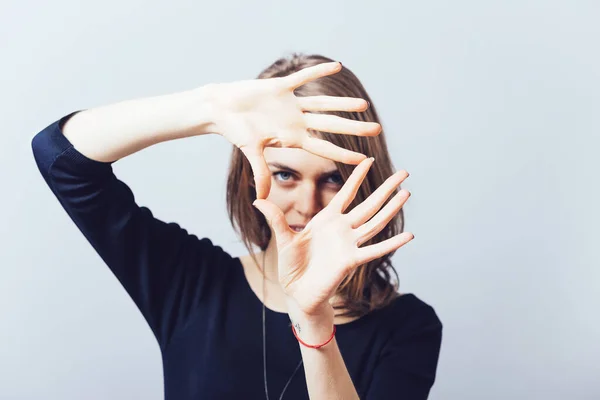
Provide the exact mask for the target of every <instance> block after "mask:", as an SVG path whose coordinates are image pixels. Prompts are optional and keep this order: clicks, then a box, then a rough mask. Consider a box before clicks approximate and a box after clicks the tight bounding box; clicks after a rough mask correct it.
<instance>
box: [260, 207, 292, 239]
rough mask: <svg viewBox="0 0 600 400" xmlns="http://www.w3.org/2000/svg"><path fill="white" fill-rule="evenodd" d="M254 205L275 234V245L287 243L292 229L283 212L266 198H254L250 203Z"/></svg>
mask: <svg viewBox="0 0 600 400" xmlns="http://www.w3.org/2000/svg"><path fill="white" fill-rule="evenodd" d="M252 205H253V206H254V207H256V208H257V209H258V211H260V212H261V213H262V214H263V215H264V216H265V219H266V220H267V223H268V224H269V226H270V227H271V230H272V231H273V233H274V234H275V238H276V240H277V245H278V246H280V245H282V244H285V243H287V241H289V240H291V238H292V237H293V234H294V231H292V230H291V229H290V227H289V225H288V223H287V221H286V219H285V216H284V215H283V212H282V211H281V209H280V208H279V207H277V206H276V205H275V204H273V203H271V202H270V201H267V200H262V199H261V200H255V201H254V203H252Z"/></svg>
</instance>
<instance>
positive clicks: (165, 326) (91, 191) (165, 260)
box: [31, 110, 229, 350]
mask: <svg viewBox="0 0 600 400" xmlns="http://www.w3.org/2000/svg"><path fill="white" fill-rule="evenodd" d="M80 111H81V110H80ZM77 112H79V111H75V112H73V113H71V114H68V115H66V116H64V117H62V118H61V119H60V120H58V121H56V122H54V123H52V124H50V125H49V126H47V127H46V128H44V129H43V130H42V131H40V132H39V133H38V134H37V135H35V136H34V138H33V140H32V143H31V146H32V150H33V155H34V158H35V161H36V163H37V166H38V168H39V170H40V172H41V174H42V176H43V178H44V180H45V181H46V183H47V185H48V186H49V187H50V189H51V191H52V192H53V193H54V195H55V196H56V198H57V199H58V201H59V202H60V204H61V205H62V207H63V208H64V210H65V211H66V212H67V214H68V215H69V217H70V218H71V220H72V221H73V222H74V223H75V225H76V226H77V227H78V228H79V230H80V231H81V233H82V234H83V235H84V236H85V238H86V239H87V241H88V242H89V243H90V244H91V245H92V247H93V248H94V250H95V251H96V252H97V254H98V255H99V256H100V257H101V258H102V260H103V261H104V262H105V263H106V265H107V266H108V267H109V268H110V270H111V271H112V272H113V274H114V275H115V276H116V278H117V279H118V280H119V282H120V283H121V285H122V286H123V287H124V289H125V290H126V291H127V293H128V294H129V296H130V297H131V299H132V300H133V301H134V303H135V304H136V306H137V307H138V309H139V310H140V311H141V313H142V314H143V316H144V318H145V319H146V321H147V322H148V325H149V326H150V328H151V330H152V332H153V333H154V335H155V337H156V339H157V340H158V343H159V346H160V347H161V350H163V349H164V348H165V347H166V345H167V343H168V342H169V339H170V338H171V337H172V335H173V333H174V332H175V331H176V330H177V329H178V328H179V327H181V326H183V324H185V322H186V320H187V319H188V318H189V316H190V315H191V314H192V312H193V311H194V308H195V307H196V306H197V305H198V303H199V302H200V300H201V299H202V298H204V297H206V296H210V293H209V291H210V290H214V289H211V288H212V287H214V286H215V285H212V284H211V281H213V280H214V279H215V278H216V277H215V275H216V274H217V273H219V268H218V267H219V266H221V265H223V264H224V263H223V262H222V261H223V258H225V257H227V256H229V255H228V254H227V253H226V252H224V251H223V250H222V249H221V248H220V247H219V246H214V245H213V244H212V242H211V241H210V240H209V239H207V238H203V239H202V240H200V239H198V237H196V236H195V235H191V234H188V233H187V231H186V230H185V229H183V228H181V227H180V226H179V225H178V224H176V223H173V222H172V223H165V222H163V221H160V220H158V219H156V218H154V217H153V215H152V212H151V211H150V210H149V209H148V208H146V207H139V206H138V205H137V204H136V202H135V199H134V196H133V193H132V191H131V190H130V188H129V187H128V186H127V185H126V184H125V183H123V182H122V181H120V180H119V179H117V178H116V176H115V175H114V173H113V169H112V165H111V164H112V162H111V163H108V162H100V161H96V160H93V159H90V158H88V157H86V156H85V155H83V154H82V153H80V152H79V151H77V150H76V149H75V148H74V147H73V145H72V144H71V143H70V142H69V140H68V139H67V138H66V137H65V136H64V135H63V133H62V128H63V126H64V124H65V123H66V121H67V120H68V119H69V118H70V117H71V116H73V115H74V114H76V113H77ZM208 264H214V265H208Z"/></svg>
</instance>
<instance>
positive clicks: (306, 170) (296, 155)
mask: <svg viewBox="0 0 600 400" xmlns="http://www.w3.org/2000/svg"><path fill="white" fill-rule="evenodd" d="M264 155H265V160H266V161H267V164H268V163H279V164H283V165H285V166H287V167H290V168H292V169H295V170H296V171H298V172H301V173H302V174H306V175H311V174H319V173H322V172H329V171H334V170H336V166H335V163H334V162H333V161H332V160H330V159H328V158H324V157H321V156H317V155H315V154H312V153H310V152H308V151H306V150H304V149H296V148H289V147H284V148H280V147H267V148H265V151H264Z"/></svg>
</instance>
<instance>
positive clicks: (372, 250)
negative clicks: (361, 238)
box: [354, 232, 415, 266]
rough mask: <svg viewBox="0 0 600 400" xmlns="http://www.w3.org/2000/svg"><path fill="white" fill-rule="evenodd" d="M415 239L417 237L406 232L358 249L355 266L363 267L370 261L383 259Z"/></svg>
mask: <svg viewBox="0 0 600 400" xmlns="http://www.w3.org/2000/svg"><path fill="white" fill-rule="evenodd" d="M414 238H415V237H414V235H413V234H412V233H410V232H404V233H401V234H399V235H396V236H394V237H391V238H389V239H387V240H384V241H383V242H379V243H375V244H372V245H370V246H365V247H361V248H360V249H358V252H357V255H356V259H355V261H354V264H355V265H356V266H358V265H363V264H365V263H368V262H369V261H372V260H375V259H376V258H379V257H383V256H384V255H386V254H388V253H390V252H392V251H394V250H398V249H399V248H400V247H402V246H404V245H405V244H406V243H408V242H410V241H411V240H413V239H414Z"/></svg>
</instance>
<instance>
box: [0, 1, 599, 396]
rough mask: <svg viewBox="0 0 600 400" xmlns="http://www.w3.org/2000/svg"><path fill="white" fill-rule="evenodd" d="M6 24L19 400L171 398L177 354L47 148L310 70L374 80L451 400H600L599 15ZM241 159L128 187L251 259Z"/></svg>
mask: <svg viewBox="0 0 600 400" xmlns="http://www.w3.org/2000/svg"><path fill="white" fill-rule="evenodd" d="M1 7H2V8H1V12H0V31H1V37H2V60H3V61H2V63H1V64H0V77H1V78H0V79H1V80H2V90H1V92H0V98H1V100H0V106H1V107H2V109H3V112H2V115H1V117H0V118H1V123H2V132H1V135H2V146H0V156H1V157H0V162H1V163H2V165H1V168H0V174H1V179H2V189H1V191H2V196H1V197H0V205H1V210H2V224H0V240H1V243H2V244H1V255H0V327H1V329H0V398H1V399H61V400H68V399H73V400H81V399H86V400H94V399H132V398H143V399H148V400H150V399H155V400H157V399H161V398H162V371H161V364H160V355H159V350H158V346H157V345H156V343H155V342H154V338H153V336H152V334H151V332H150V330H149V329H148V328H147V326H146V323H145V321H144V320H143V319H142V317H141V315H140V314H139V313H138V311H137V309H136V308H135V306H134V304H133V303H132V302H131V301H130V300H129V298H128V296H127V294H126V293H125V292H124V291H123V289H122V288H121V287H120V286H119V284H118V282H117V280H116V279H115V278H114V277H113V276H112V274H111V273H110V271H109V270H108V269H107V268H106V267H105V266H104V264H103V263H102V261H101V260H100V258H99V257H98V256H97V255H96V254H95V253H94V252H93V250H92V248H91V246H89V245H88V244H87V242H86V241H85V239H84V238H83V236H81V235H80V233H79V232H78V230H77V229H76V227H75V226H74V225H73V224H72V223H71V221H70V220H69V219H68V217H67V215H66V214H65V213H64V212H63V211H62V209H61V208H60V206H59V204H58V202H57V201H56V200H55V199H54V198H53V196H52V194H51V192H50V190H49V189H48V188H47V187H46V185H45V183H44V182H43V180H42V178H41V176H40V175H39V172H38V171H37V168H36V166H35V163H34V161H33V157H32V154H31V148H30V143H31V139H32V137H33V135H34V134H35V133H37V132H38V131H39V130H40V129H42V128H43V127H45V126H46V125H47V124H49V123H50V122H52V121H54V120H56V119H58V118H59V117H61V116H62V115H64V114H66V113H68V112H70V111H74V110H76V109H81V108H89V107H94V106H97V105H101V104H106V103H112V102H115V101H119V100H125V99H129V98H135V97H142V96H149V95H157V94H166V93H171V92H175V91H179V90H184V89H189V88H192V87H195V86H197V85H201V84H204V83H208V82H212V81H229V80H237V79H247V78H252V77H254V76H256V74H257V73H258V72H259V71H260V70H261V69H262V68H264V67H265V66H266V65H268V64H269V63H271V62H272V61H273V60H274V59H275V58H277V57H279V56H281V55H286V54H289V53H290V52H292V51H302V52H309V53H310V52H316V53H322V54H324V55H327V56H329V57H332V58H334V59H337V60H340V61H342V62H343V63H344V64H345V65H346V66H347V67H349V68H350V69H352V70H353V71H354V72H355V73H356V74H357V75H358V76H359V77H360V78H361V79H362V81H363V83H364V85H365V86H366V88H367V90H368V91H369V93H370V94H371V95H372V97H373V99H374V102H375V105H376V106H377V108H378V110H379V112H380V113H381V116H382V117H383V124H384V127H385V128H386V129H387V134H388V140H389V144H390V149H391V152H392V156H393V161H394V164H395V166H396V168H397V169H401V168H405V169H407V170H408V171H409V172H410V173H411V177H410V178H409V179H408V181H407V183H406V185H404V187H406V188H408V189H409V190H411V192H412V194H413V196H412V197H411V199H410V201H409V202H408V204H407V205H406V207H405V212H406V216H407V230H409V231H411V232H413V233H415V240H414V241H413V242H412V243H410V244H409V245H408V246H406V247H405V248H403V249H400V250H399V251H398V252H397V253H396V255H395V257H394V262H395V265H396V267H397V270H398V272H399V274H400V276H401V278H402V288H401V289H402V291H404V292H413V293H415V294H417V295H418V296H419V297H421V298H422V299H423V300H425V301H426V302H428V303H430V304H432V305H433V306H434V307H435V308H436V310H437V311H438V313H439V315H440V317H441V318H442V320H443V322H444V324H445V331H444V342H443V348H442V353H441V359H440V364H439V373H438V379H437V382H436V385H435V386H434V389H433V391H432V395H431V398H432V399H452V400H454V399H456V400H467V399H477V400H479V399H490V400H492V399H503V400H504V399H544V400H551V399H557V400H558V399H561V400H562V399H598V398H600V366H599V365H600V344H599V342H600V341H599V339H600V320H599V317H598V315H600V313H599V312H598V308H599V306H600V294H599V293H600V290H599V289H600V288H599V278H600V272H598V271H599V269H598V267H599V264H600V263H599V257H598V244H597V242H598V239H599V235H598V233H597V232H598V231H597V227H598V222H599V221H598V219H599V214H598V208H597V204H598V200H599V199H598V197H599V196H598V194H599V190H598V186H597V173H598V171H599V170H600V169H599V168H598V167H599V165H598V164H599V162H598V160H597V157H596V152H597V149H598V139H597V134H598V131H599V129H598V128H599V121H600V120H599V117H598V116H599V113H598V106H599V105H600V101H599V95H598V93H599V89H600V72H599V71H600V68H599V58H600V56H599V52H598V39H599V38H600V28H599V26H600V25H599V24H598V23H597V22H598V17H599V16H600V6H599V5H598V2H595V1H562V2H559V1H530V0H527V1H506V2H482V1H464V0H458V1H453V2H442V1H437V2H397V1H391V0H390V1H376V2H370V3H367V2H365V1H362V2H359V1H352V2H349V1H344V2H342V1H338V2H331V1H329V2H328V1H312V0H308V1H306V0H305V1H302V2H275V1H273V2H267V1H261V2H257V1H253V2H245V1H219V2H198V1H196V2H192V1H175V2H164V1H160V2H159V1H132V0H128V1H118V2H117V1H115V0H108V1H102V2H98V1H96V2H81V1H74V0H71V1H67V0H57V1H53V2H41V1H38V2H17V1H16V0H12V1H8V2H6V1H4V2H2V6H1ZM229 151H230V145H229V143H227V142H226V141H225V140H224V139H222V138H220V137H217V136H214V135H210V136H209V137H196V138H191V139H185V140H181V141H173V142H169V143H164V144H161V145H158V146H154V147H153V148H149V149H147V150H145V151H142V152H140V153H137V154H134V155H132V156H131V157H128V158H127V159H124V160H121V161H119V162H118V163H117V164H115V166H114V168H115V172H116V173H117V174H118V176H119V177H120V178H122V179H123V180H125V181H126V182H127V183H128V184H129V185H130V186H131V187H132V189H133V190H134V192H135V193H136V198H137V200H138V202H139V203H140V204H143V205H146V206H149V207H150V208H151V209H152V210H153V211H154V212H155V214H156V215H157V216H158V217H159V218H161V219H165V220H172V221H178V222H180V223H182V224H183V225H184V226H185V227H186V228H188V229H189V230H190V231H192V232H193V233H196V234H197V235H199V236H208V237H210V238H211V239H213V240H214V241H215V242H217V243H218V244H220V245H222V246H223V247H225V249H226V250H228V251H229V252H230V253H232V254H233V255H240V254H242V253H243V252H244V249H243V247H242V245H241V244H240V243H239V242H238V240H237V238H236V237H235V235H234V233H233V230H232V229H231V227H230V225H229V223H228V221H227V218H226V213H225V207H224V198H225V197H224V183H225V182H224V180H225V171H226V166H227V164H228V158H229ZM594 172H595V174H594ZM594 206H596V207H594ZM399 389H400V388H399ZM401 394H402V393H401V391H400V390H399V394H398V398H402V397H401Z"/></svg>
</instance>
